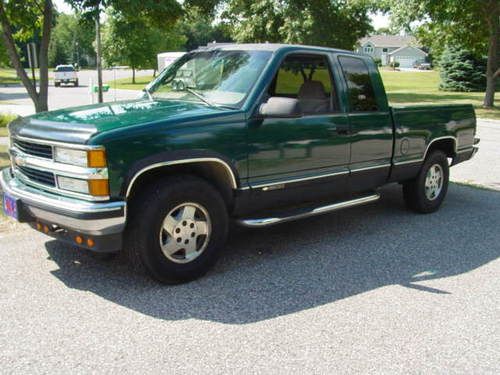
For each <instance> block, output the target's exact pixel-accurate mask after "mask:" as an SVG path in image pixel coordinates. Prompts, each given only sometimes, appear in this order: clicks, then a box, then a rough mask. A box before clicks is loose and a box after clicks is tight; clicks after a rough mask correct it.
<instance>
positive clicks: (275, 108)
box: [259, 96, 302, 117]
mask: <svg viewBox="0 0 500 375" xmlns="http://www.w3.org/2000/svg"><path fill="white" fill-rule="evenodd" d="M259 114H260V115H261V116H263V117H300V116H302V110H301V109H300V103H299V101H298V100H297V99H294V98H282V97H279V96H272V97H270V98H269V99H268V101H267V102H266V103H263V104H261V106H260V108H259Z"/></svg>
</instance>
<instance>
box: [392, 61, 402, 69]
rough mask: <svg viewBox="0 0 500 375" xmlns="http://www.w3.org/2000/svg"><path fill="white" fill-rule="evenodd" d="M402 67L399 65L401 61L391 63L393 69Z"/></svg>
mask: <svg viewBox="0 0 500 375" xmlns="http://www.w3.org/2000/svg"><path fill="white" fill-rule="evenodd" d="M400 65H401V64H400V63H399V61H391V63H390V67H391V68H392V69H396V68H399V66H400Z"/></svg>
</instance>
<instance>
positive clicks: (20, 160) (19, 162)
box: [14, 156, 26, 167]
mask: <svg viewBox="0 0 500 375" xmlns="http://www.w3.org/2000/svg"><path fill="white" fill-rule="evenodd" d="M14 163H15V164H16V165H19V166H20V167H22V166H24V165H25V164H26V161H25V160H24V159H23V158H22V157H20V156H16V157H15V158H14Z"/></svg>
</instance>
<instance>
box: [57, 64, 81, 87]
mask: <svg viewBox="0 0 500 375" xmlns="http://www.w3.org/2000/svg"><path fill="white" fill-rule="evenodd" d="M61 83H73V85H74V86H75V87H77V86H78V76H77V75H76V70H75V68H74V67H73V66H72V65H57V66H56V68H55V69H54V86H56V87H59V86H61Z"/></svg>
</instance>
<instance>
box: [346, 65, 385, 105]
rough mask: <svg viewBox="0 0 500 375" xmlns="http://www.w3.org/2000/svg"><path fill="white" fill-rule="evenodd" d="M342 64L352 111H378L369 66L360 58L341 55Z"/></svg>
mask: <svg viewBox="0 0 500 375" xmlns="http://www.w3.org/2000/svg"><path fill="white" fill-rule="evenodd" d="M339 61H340V66H341V67H342V72H343V74H344V78H345V80H346V82H347V88H348V95H349V104H350V107H351V112H370V111H377V110H378V106H377V101H376V99H375V93H374V90H373V85H372V81H371V79H370V73H369V72H368V67H367V66H366V64H365V63H364V61H363V60H361V59H359V58H353V57H346V56H341V57H339Z"/></svg>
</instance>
